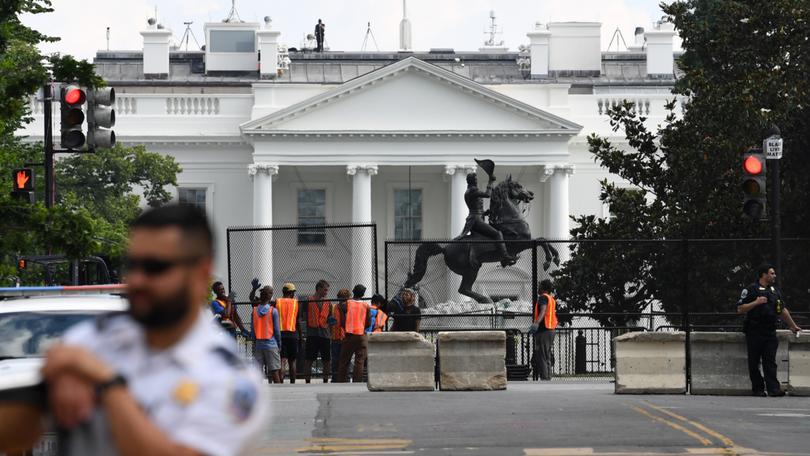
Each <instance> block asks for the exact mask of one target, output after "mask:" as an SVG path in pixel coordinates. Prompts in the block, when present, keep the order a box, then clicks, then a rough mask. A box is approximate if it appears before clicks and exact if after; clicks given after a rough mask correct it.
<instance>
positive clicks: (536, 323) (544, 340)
mask: <svg viewBox="0 0 810 456" xmlns="http://www.w3.org/2000/svg"><path fill="white" fill-rule="evenodd" d="M539 288H540V290H539V291H540V293H539V296H538V298H537V302H535V303H534V319H533V323H532V332H533V333H534V348H535V358H536V368H537V370H538V373H539V376H540V380H551V375H552V373H553V371H554V364H553V362H552V349H553V348H554V334H555V332H556V331H555V330H556V329H557V300H556V299H555V298H554V296H552V294H551V293H552V291H553V288H554V286H553V285H552V284H551V281H550V280H548V279H546V280H543V281H542V282H540V285H539Z"/></svg>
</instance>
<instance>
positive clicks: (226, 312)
mask: <svg viewBox="0 0 810 456" xmlns="http://www.w3.org/2000/svg"><path fill="white" fill-rule="evenodd" d="M211 290H212V291H213V292H214V296H215V297H214V300H213V301H211V311H212V312H213V313H214V316H215V317H216V318H217V319H219V322H220V324H221V325H222V327H223V328H225V330H226V331H228V333H230V334H231V335H232V336H233V337H236V336H239V335H242V334H247V330H245V326H244V325H243V324H242V318H241V317H239V313H238V312H237V311H236V305H235V304H234V294H233V292H231V295H230V296H228V295H226V294H225V285H223V284H222V282H214V284H213V285H212V286H211Z"/></svg>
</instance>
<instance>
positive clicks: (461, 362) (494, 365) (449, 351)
mask: <svg viewBox="0 0 810 456" xmlns="http://www.w3.org/2000/svg"><path fill="white" fill-rule="evenodd" d="M438 351H439V389H441V390H442V391H492V390H505V389H506V360H505V357H506V333H504V332H503V331H464V332H461V331H458V332H453V331H447V332H440V333H439V336H438Z"/></svg>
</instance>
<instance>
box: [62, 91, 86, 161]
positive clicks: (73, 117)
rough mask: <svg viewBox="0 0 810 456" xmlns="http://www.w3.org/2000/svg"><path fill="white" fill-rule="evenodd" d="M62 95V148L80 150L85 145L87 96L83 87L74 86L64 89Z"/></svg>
mask: <svg viewBox="0 0 810 456" xmlns="http://www.w3.org/2000/svg"><path fill="white" fill-rule="evenodd" d="M61 95H62V96H61V97H60V103H61V104H60V107H61V111H62V125H61V127H62V128H61V129H62V141H61V143H62V147H63V148H65V149H80V148H81V147H82V146H84V143H85V136H84V131H83V127H82V124H83V123H84V112H82V105H83V104H84V102H85V100H87V95H86V93H85V91H84V90H83V89H82V88H81V87H79V86H76V85H72V84H71V85H67V86H65V87H63V88H62V94H61Z"/></svg>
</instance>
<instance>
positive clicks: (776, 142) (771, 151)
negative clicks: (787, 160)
mask: <svg viewBox="0 0 810 456" xmlns="http://www.w3.org/2000/svg"><path fill="white" fill-rule="evenodd" d="M762 148H763V149H764V150H765V153H766V154H767V156H768V160H780V159H781V158H782V138H780V137H779V136H770V137H768V138H765V141H763V144H762Z"/></svg>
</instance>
